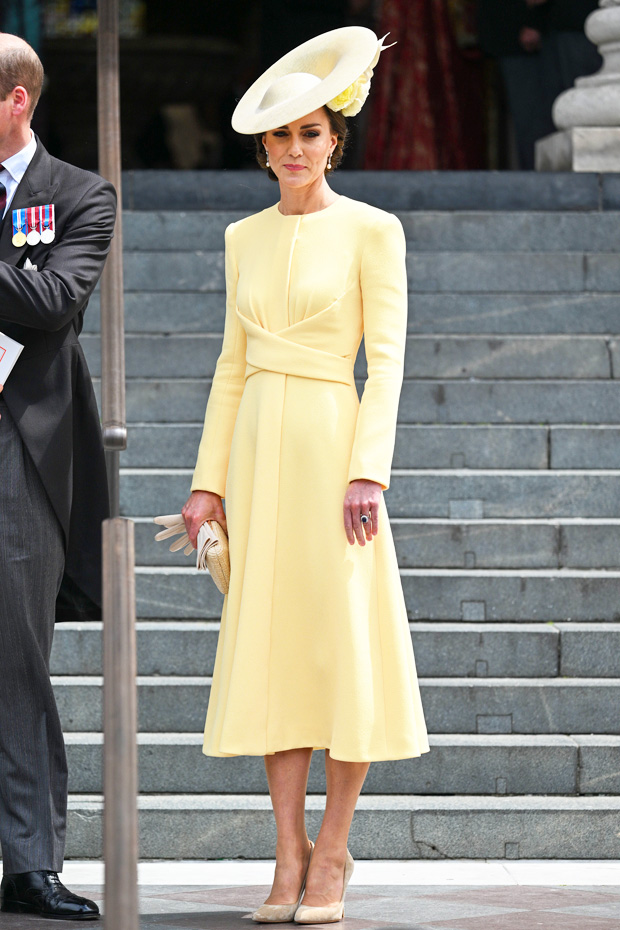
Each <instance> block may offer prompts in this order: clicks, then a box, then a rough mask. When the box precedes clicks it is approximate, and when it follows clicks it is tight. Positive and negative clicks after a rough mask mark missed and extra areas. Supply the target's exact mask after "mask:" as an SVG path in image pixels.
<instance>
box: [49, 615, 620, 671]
mask: <svg viewBox="0 0 620 930" xmlns="http://www.w3.org/2000/svg"><path fill="white" fill-rule="evenodd" d="M218 634H219V622H218V621H212V622H206V621H196V620H194V621H179V620H169V621H152V620H151V621H139V622H138V623H137V651H138V674H139V675H151V676H152V675H164V676H166V675H190V676H201V675H211V674H212V673H213V667H214V663H215V650H216V646H217V637H218ZM411 636H412V641H413V647H414V650H415V654H416V663H417V669H418V675H419V676H420V677H422V678H424V677H474V678H481V677H482V678H484V677H489V676H490V677H499V676H506V677H508V678H515V677H518V678H524V677H532V678H535V677H547V676H549V677H555V676H556V675H557V674H558V664H559V660H558V654H559V645H560V635H559V630H558V629H556V628H554V627H553V626H552V625H551V624H531V623H530V624H518V623H515V624H493V623H483V624H468V623H463V622H461V623H415V624H412V625H411ZM603 639H604V637H603ZM101 651H102V644H101V624H100V623H96V622H91V623H63V624H61V625H59V626H58V628H57V630H56V634H55V636H54V645H53V649H52V658H51V668H52V674H54V675H101ZM574 674H575V675H577V674H578V671H575V673H574ZM584 674H586V675H588V676H594V675H596V674H597V669H596V667H594V666H593V665H592V664H587V665H585V666H584Z"/></svg>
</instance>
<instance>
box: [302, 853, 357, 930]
mask: <svg viewBox="0 0 620 930" xmlns="http://www.w3.org/2000/svg"><path fill="white" fill-rule="evenodd" d="M354 868H355V863H354V861H353V856H352V855H351V853H350V852H349V850H348V849H347V861H346V863H345V866H344V885H343V888H342V898H341V899H340V901H337V902H336V903H335V904H327V905H325V907H304V906H303V905H301V906H300V907H299V908H298V909H297V912H296V914H295V923H296V924H334V923H336V922H337V921H339V920H342V918H343V917H344V896H345V894H346V893H347V885H348V884H349V881H350V879H351V876H352V875H353V869H354Z"/></svg>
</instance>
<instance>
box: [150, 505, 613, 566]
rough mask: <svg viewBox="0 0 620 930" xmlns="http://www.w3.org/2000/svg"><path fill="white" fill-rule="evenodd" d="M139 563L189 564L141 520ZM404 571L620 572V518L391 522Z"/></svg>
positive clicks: (153, 527)
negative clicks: (587, 570) (598, 519)
mask: <svg viewBox="0 0 620 930" xmlns="http://www.w3.org/2000/svg"><path fill="white" fill-rule="evenodd" d="M134 520H135V539H136V564H137V565H152V566H156V565H159V566H177V567H183V566H186V567H187V565H188V564H189V561H191V560H188V557H187V556H186V555H185V554H184V553H183V552H182V551H180V552H170V550H169V547H168V546H167V545H164V544H163V543H155V542H154V535H155V532H156V531H157V530H159V529H160V528H159V527H156V526H154V524H153V522H152V520H151V519H150V518H149V517H135V518H134ZM391 528H392V535H393V537H394V542H395V545H396V555H397V557H398V563H399V565H400V566H401V568H501V569H518V568H526V569H527V568H530V569H536V568H577V569H588V568H593V567H595V568H597V569H620V546H619V545H618V542H619V538H620V520H605V521H597V520H583V519H579V518H577V519H575V520H572V521H569V520H553V519H552V520H442V519H441V518H430V519H408V518H400V517H397V518H394V519H392V520H391Z"/></svg>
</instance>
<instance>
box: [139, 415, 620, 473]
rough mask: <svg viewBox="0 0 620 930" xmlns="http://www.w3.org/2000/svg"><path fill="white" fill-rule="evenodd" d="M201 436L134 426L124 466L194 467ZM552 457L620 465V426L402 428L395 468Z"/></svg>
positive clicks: (176, 427) (529, 464) (197, 431)
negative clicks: (589, 427)
mask: <svg viewBox="0 0 620 930" xmlns="http://www.w3.org/2000/svg"><path fill="white" fill-rule="evenodd" d="M201 434H202V423H194V424H179V423H148V424H143V425H142V424H132V425H130V426H129V436H128V443H127V449H126V451H125V452H123V453H122V454H121V465H122V466H123V467H135V468H193V467H194V464H195V462H196V455H197V452H198V445H199V443H200V437H201ZM592 446H594V448H593V449H592V451H591V453H590V452H589V450H590V449H591V447H592ZM549 455H551V460H552V461H553V459H554V457H555V458H556V459H558V460H560V461H562V465H561V466H560V467H562V468H571V467H573V466H572V465H571V462H572V461H577V462H579V464H578V465H575V467H578V468H599V467H600V468H614V467H619V468H620V428H617V427H598V428H596V427H595V428H592V429H589V431H588V433H584V428H583V427H574V428H572V427H563V428H556V427H552V428H551V429H548V428H547V427H542V426H430V425H428V426H399V427H398V429H397V431H396V448H395V450H394V467H395V468H528V469H535V468H541V469H546V468H548V467H549ZM586 459H587V461H586ZM584 462H586V464H584Z"/></svg>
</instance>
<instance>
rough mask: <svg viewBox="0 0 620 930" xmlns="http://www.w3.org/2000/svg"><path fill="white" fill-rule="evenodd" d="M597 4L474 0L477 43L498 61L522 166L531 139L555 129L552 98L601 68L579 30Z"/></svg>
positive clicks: (530, 158) (591, 0)
mask: <svg viewBox="0 0 620 930" xmlns="http://www.w3.org/2000/svg"><path fill="white" fill-rule="evenodd" d="M598 5H599V4H598V0H501V3H500V2H498V0H479V3H478V32H479V40H480V46H481V48H482V49H483V50H484V51H485V52H486V53H487V54H488V55H491V56H493V57H495V58H497V59H498V62H499V66H500V70H501V74H502V78H503V81H504V86H505V88H506V96H507V100H508V107H509V109H510V113H511V116H512V120H513V124H514V131H515V137H516V147H517V157H518V167H519V168H521V169H522V170H532V169H533V168H534V148H535V143H536V141H537V140H538V139H542V138H543V137H544V136H547V135H550V134H551V133H553V132H555V125H554V122H553V117H552V108H553V103H554V101H555V100H556V98H557V97H559V95H560V94H561V93H562V92H563V91H565V90H568V89H569V88H570V87H572V86H573V84H574V83H575V80H576V78H578V77H580V76H582V75H586V74H592V73H593V72H595V71H597V70H598V69H599V68H600V66H601V57H600V55H599V53H598V51H597V49H596V47H595V46H594V45H593V44H592V43H591V42H590V40H589V39H588V38H587V36H586V34H585V32H584V25H585V21H586V19H587V17H588V16H589V15H590V13H591V12H592V11H593V10H595V9H597V8H598Z"/></svg>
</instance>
